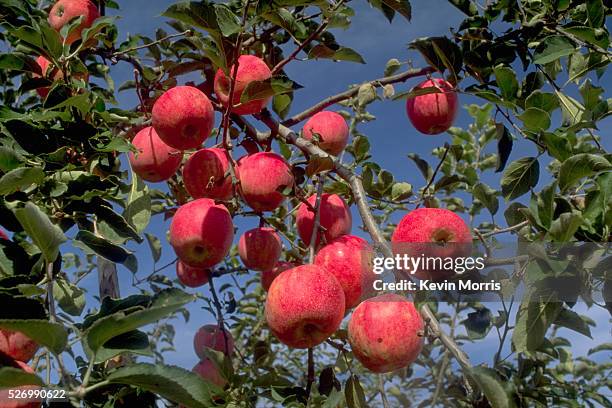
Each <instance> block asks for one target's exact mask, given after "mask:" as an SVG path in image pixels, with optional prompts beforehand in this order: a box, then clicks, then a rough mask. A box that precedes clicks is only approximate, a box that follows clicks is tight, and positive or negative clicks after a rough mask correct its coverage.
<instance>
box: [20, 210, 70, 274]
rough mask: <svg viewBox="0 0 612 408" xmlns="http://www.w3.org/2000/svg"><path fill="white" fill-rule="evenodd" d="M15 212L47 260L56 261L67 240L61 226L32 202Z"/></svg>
mask: <svg viewBox="0 0 612 408" xmlns="http://www.w3.org/2000/svg"><path fill="white" fill-rule="evenodd" d="M14 213H15V217H17V220H19V223H20V224H21V226H22V227H23V229H24V230H25V232H26V233H27V234H28V235H29V236H30V238H32V241H33V242H34V244H35V245H36V246H37V247H38V248H39V249H40V250H41V251H42V253H43V255H44V257H45V260H46V261H47V262H48V263H51V262H53V261H55V259H56V258H57V255H58V254H59V247H60V245H61V244H62V243H63V242H66V236H65V235H64V233H63V232H62V230H61V229H60V227H58V226H57V225H55V224H53V223H52V222H51V220H50V219H49V217H48V216H47V214H45V213H44V212H42V211H41V209H40V208H38V206H37V205H35V204H34V203H31V202H27V203H26V204H25V206H24V207H22V208H17V209H15V210H14Z"/></svg>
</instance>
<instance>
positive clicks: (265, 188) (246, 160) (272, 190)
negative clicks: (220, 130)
mask: <svg viewBox="0 0 612 408" xmlns="http://www.w3.org/2000/svg"><path fill="white" fill-rule="evenodd" d="M237 169H238V179H239V180H240V191H241V193H242V197H243V198H244V201H246V203H247V204H248V205H249V206H250V207H251V208H252V209H253V210H255V211H257V212H263V211H273V210H275V209H276V208H278V207H279V206H280V205H281V203H282V202H283V200H285V196H284V195H283V193H282V192H283V190H284V189H286V188H288V187H292V186H293V173H291V169H290V168H289V165H288V164H287V162H286V161H285V159H283V158H282V156H279V155H278V154H276V153H272V152H259V153H255V154H250V155H248V156H246V157H243V158H241V159H240V160H239V164H238V167H237Z"/></svg>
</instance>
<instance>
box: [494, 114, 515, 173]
mask: <svg viewBox="0 0 612 408" xmlns="http://www.w3.org/2000/svg"><path fill="white" fill-rule="evenodd" d="M495 131H496V137H497V166H496V167H495V172H496V173H499V172H500V171H503V170H504V168H505V167H506V163H507V162H508V158H509V157H510V153H512V146H513V144H514V141H513V139H512V135H511V134H510V131H508V128H507V127H506V126H504V125H502V124H501V123H496V124H495Z"/></svg>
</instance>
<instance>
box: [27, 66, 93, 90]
mask: <svg viewBox="0 0 612 408" xmlns="http://www.w3.org/2000/svg"><path fill="white" fill-rule="evenodd" d="M36 63H37V64H38V66H39V67H40V70H41V72H42V77H43V78H47V79H49V80H50V81H52V82H56V81H59V80H61V79H62V78H64V74H62V71H60V70H59V69H57V68H56V67H55V66H54V65H53V64H52V63H51V62H50V61H49V60H48V59H46V58H45V57H43V56H40V57H38V58H36ZM32 76H33V77H34V78H40V77H41V75H39V74H37V73H34V74H32ZM73 77H74V78H75V79H82V80H84V81H86V82H87V81H88V80H89V74H87V73H76V74H74V75H73ZM49 91H51V87H49V86H42V87H40V88H36V93H38V95H39V96H40V97H41V98H42V99H45V98H46V97H47V95H49Z"/></svg>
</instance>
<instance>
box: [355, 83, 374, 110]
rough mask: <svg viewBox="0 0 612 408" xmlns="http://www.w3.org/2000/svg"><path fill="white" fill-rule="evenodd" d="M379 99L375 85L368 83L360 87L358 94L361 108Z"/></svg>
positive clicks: (358, 102)
mask: <svg viewBox="0 0 612 408" xmlns="http://www.w3.org/2000/svg"><path fill="white" fill-rule="evenodd" d="M377 98H378V94H377V92H376V87H375V86H374V85H372V84H370V83H366V84H363V85H361V86H360V87H359V91H358V92H357V104H358V105H359V106H366V105H368V104H369V103H372V102H373V101H375V100H376V99H377Z"/></svg>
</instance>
